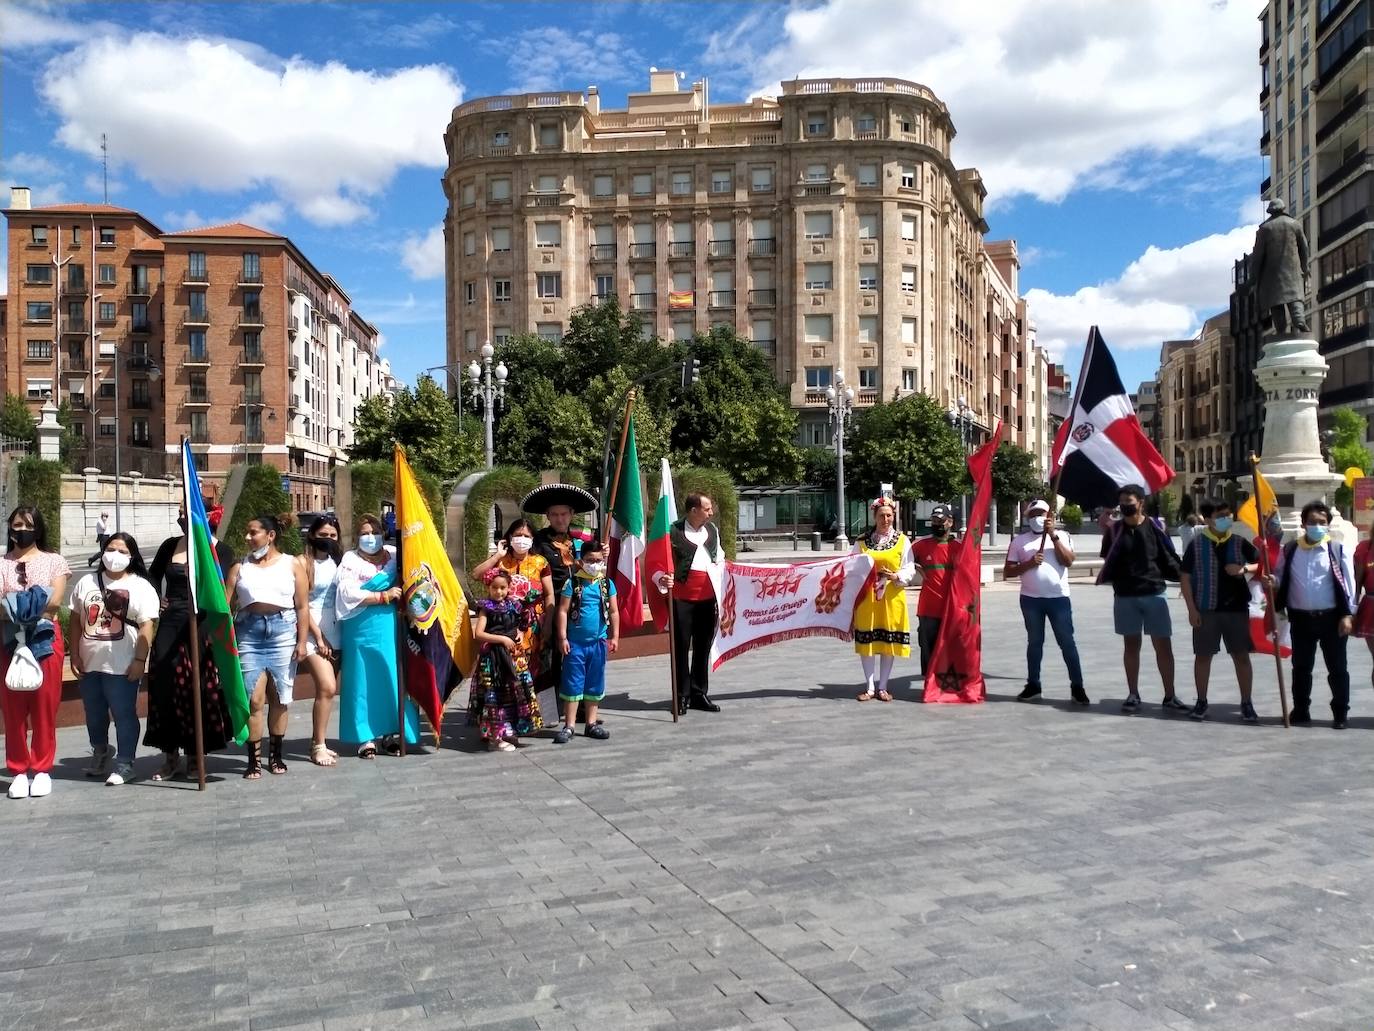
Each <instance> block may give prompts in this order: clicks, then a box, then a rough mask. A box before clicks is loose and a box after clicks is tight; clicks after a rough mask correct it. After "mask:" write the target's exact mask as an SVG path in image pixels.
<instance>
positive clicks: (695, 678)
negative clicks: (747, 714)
mask: <svg viewBox="0 0 1374 1031" xmlns="http://www.w3.org/2000/svg"><path fill="white" fill-rule="evenodd" d="M713 515H715V506H714V505H712V504H711V499H710V498H708V497H707V496H706V495H705V494H688V495H687V514H686V516H684V517H683V518H682V519H679V520H678V521H677V522H675V523H674V524H673V526H672V529H671V530H670V531H669V532H668V541H669V544H670V546H671V547H672V551H673V571H672V572H671V573H663V574H660V575H659V576H658V577H657V579H656V580H655V584H654V586H656V587H657V588H658V589H659V590H660V591H665V592H666V591H672V593H673V666H674V668H675V669H676V671H677V690H678V714H679V715H685V714H686V712H687V709H688V708H689V707H690V708H693V709H700V710H701V711H702V712H720V706H719V705H717V704H716V703H715V702H713V701H711V698H710V693H711V686H710V673H711V642H712V641H713V640H714V639H715V636H716V622H717V620H718V618H719V614H718V612H717V609H716V589H715V584H714V582H713V580H712V577H711V572H712V567H713V566H716V565H718V564H719V563H720V561H721V559H722V557H723V556H722V555H721V552H720V531H719V530H717V529H716V525H715V523H713V522H711V517H712V516H713ZM689 652H690V654H691V661H690V663H689V662H688V653H689Z"/></svg>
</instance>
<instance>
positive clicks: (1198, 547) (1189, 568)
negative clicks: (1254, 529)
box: [1181, 500, 1259, 723]
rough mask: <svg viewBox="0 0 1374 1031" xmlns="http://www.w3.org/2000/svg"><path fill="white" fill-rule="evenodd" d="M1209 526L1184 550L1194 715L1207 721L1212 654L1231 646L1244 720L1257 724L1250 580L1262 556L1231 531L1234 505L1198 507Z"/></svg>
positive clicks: (1213, 503)
mask: <svg viewBox="0 0 1374 1031" xmlns="http://www.w3.org/2000/svg"><path fill="white" fill-rule="evenodd" d="M1199 511H1200V512H1202V513H1203V514H1204V515H1205V516H1206V518H1207V523H1206V525H1205V526H1203V527H1202V529H1201V530H1200V531H1199V532H1198V533H1197V534H1196V535H1194V537H1193V539H1192V541H1191V542H1190V543H1189V544H1188V547H1187V549H1186V550H1185V551H1184V552H1183V565H1182V570H1181V577H1182V584H1183V603H1184V604H1185V605H1186V606H1187V607H1188V622H1189V623H1190V624H1191V625H1192V628H1193V681H1194V683H1195V684H1196V686H1197V703H1196V704H1195V705H1194V706H1193V711H1192V712H1191V713H1190V715H1191V716H1192V718H1193V719H1195V720H1205V719H1206V718H1207V683H1208V680H1209V679H1210V678H1211V674H1212V656H1213V655H1215V654H1216V653H1217V652H1219V651H1220V650H1221V644H1222V642H1223V641H1225V642H1226V654H1227V655H1229V656H1231V662H1232V664H1233V665H1234V666H1235V668H1236V683H1237V685H1238V686H1239V688H1240V717H1241V719H1243V720H1244V721H1245V722H1246V723H1255V722H1257V721H1258V719H1259V716H1258V715H1257V714H1256V713H1255V706H1254V704H1253V703H1252V702H1251V700H1250V685H1251V682H1252V679H1253V671H1252V669H1251V667H1250V651H1251V648H1252V645H1251V642H1250V583H1249V581H1248V580H1247V579H1246V577H1247V576H1248V575H1250V574H1252V573H1254V572H1255V570H1257V569H1258V568H1259V552H1258V551H1256V550H1255V546H1254V545H1253V544H1251V543H1250V542H1249V541H1247V540H1246V539H1245V538H1244V537H1240V536H1237V535H1236V534H1234V533H1232V532H1231V527H1232V525H1233V523H1234V519H1233V517H1232V512H1231V505H1230V503H1229V502H1227V501H1225V500H1221V501H1207V502H1203V504H1202V505H1201V506H1199Z"/></svg>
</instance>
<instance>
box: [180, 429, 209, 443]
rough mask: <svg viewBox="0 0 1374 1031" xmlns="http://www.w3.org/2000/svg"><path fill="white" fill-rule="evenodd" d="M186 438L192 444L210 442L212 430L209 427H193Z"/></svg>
mask: <svg viewBox="0 0 1374 1031" xmlns="http://www.w3.org/2000/svg"><path fill="white" fill-rule="evenodd" d="M186 439H187V440H189V441H190V442H191V443H192V444H208V443H210V431H209V430H208V429H206V430H198V429H192V430H191V432H190V433H188V434H186Z"/></svg>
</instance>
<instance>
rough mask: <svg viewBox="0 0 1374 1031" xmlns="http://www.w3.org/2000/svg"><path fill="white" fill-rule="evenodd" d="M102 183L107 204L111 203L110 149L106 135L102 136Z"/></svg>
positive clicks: (102, 134)
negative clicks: (106, 141)
mask: <svg viewBox="0 0 1374 1031" xmlns="http://www.w3.org/2000/svg"><path fill="white" fill-rule="evenodd" d="M100 181H101V184H102V185H103V186H104V188H105V203H106V204H108V203H110V148H109V147H108V146H106V143H105V134H104V133H103V132H102V133H101V134H100Z"/></svg>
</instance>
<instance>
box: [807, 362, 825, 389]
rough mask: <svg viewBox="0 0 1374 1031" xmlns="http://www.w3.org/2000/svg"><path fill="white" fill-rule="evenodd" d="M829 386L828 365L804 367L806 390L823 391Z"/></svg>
mask: <svg viewBox="0 0 1374 1031" xmlns="http://www.w3.org/2000/svg"><path fill="white" fill-rule="evenodd" d="M828 386H830V366H829V365H808V366H807V367H806V389H807V390H824V389H825V388H826V387H828Z"/></svg>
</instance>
